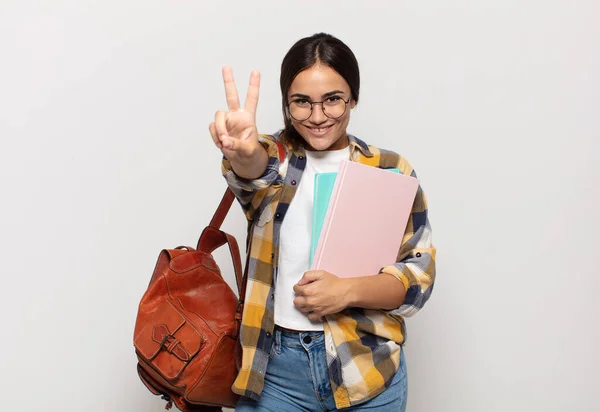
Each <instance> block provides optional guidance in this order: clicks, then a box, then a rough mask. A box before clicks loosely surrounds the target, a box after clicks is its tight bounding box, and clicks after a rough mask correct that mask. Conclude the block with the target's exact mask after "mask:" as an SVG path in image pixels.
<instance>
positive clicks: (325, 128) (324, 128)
mask: <svg viewBox="0 0 600 412" xmlns="http://www.w3.org/2000/svg"><path fill="white" fill-rule="evenodd" d="M311 129H313V130H314V131H315V132H317V133H321V132H324V131H325V130H327V129H329V127H322V128H319V129H317V128H316V127H311Z"/></svg>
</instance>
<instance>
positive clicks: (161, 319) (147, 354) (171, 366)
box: [134, 301, 204, 379]
mask: <svg viewBox="0 0 600 412" xmlns="http://www.w3.org/2000/svg"><path fill="white" fill-rule="evenodd" d="M203 342H204V339H203V337H202V334H201V333H200V331H199V330H197V329H196V328H194V327H193V325H192V324H191V323H190V322H187V321H186V319H185V317H184V316H183V314H182V313H181V312H180V311H179V310H178V309H177V308H176V307H175V306H174V305H173V304H172V303H171V302H169V301H166V302H164V303H163V304H162V305H161V306H160V307H159V308H158V309H157V310H156V311H155V312H154V316H152V317H150V319H149V320H148V322H147V324H146V325H145V326H144V327H143V328H142V329H141V330H140V333H139V334H138V336H136V338H135V341H134V344H135V347H136V349H137V351H138V353H139V355H140V356H141V357H142V358H144V359H145V360H146V361H147V362H148V363H150V364H152V366H154V368H156V369H157V370H158V371H159V373H160V374H161V375H163V376H164V377H166V378H168V379H175V378H177V377H178V376H179V375H180V374H181V372H183V370H184V369H185V367H186V366H187V365H188V364H189V362H190V361H191V360H192V359H193V358H194V356H195V355H196V354H197V353H198V351H199V350H200V346H202V343H203Z"/></svg>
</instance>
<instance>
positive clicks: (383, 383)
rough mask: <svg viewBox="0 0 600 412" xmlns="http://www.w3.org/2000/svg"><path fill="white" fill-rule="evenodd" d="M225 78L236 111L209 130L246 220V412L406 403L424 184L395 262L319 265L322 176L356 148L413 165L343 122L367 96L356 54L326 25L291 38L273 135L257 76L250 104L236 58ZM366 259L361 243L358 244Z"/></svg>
mask: <svg viewBox="0 0 600 412" xmlns="http://www.w3.org/2000/svg"><path fill="white" fill-rule="evenodd" d="M223 79H224V82H225V93H226V97H227V104H228V106H229V111H227V112H224V111H219V112H217V113H216V115H215V121H214V122H213V123H211V124H210V127H209V129H210V133H211V135H212V138H213V141H214V144H215V145H216V146H217V147H218V148H219V149H221V151H222V153H223V155H224V159H223V163H222V171H223V174H224V176H225V178H226V180H227V183H228V185H229V187H230V188H231V189H232V190H233V192H234V193H235V195H236V197H237V199H238V200H239V202H240V204H241V205H242V208H243V210H244V213H245V215H246V217H247V219H248V221H249V226H248V228H249V229H248V261H247V265H248V287H247V294H246V300H245V302H246V303H245V309H244V313H243V319H242V326H241V333H240V344H241V348H242V355H243V356H242V365H241V369H240V371H239V375H238V377H237V379H236V381H235V383H234V385H233V390H234V392H236V393H238V394H240V395H241V397H240V400H239V402H238V405H237V407H236V411H242V412H245V411H277V412H288V411H310V412H314V411H321V410H322V411H332V410H337V409H344V410H348V411H366V410H369V411H382V412H385V411H404V410H405V408H406V398H407V375H406V373H407V370H406V363H405V359H404V354H403V350H402V345H403V344H404V340H405V336H406V335H405V325H404V320H403V317H406V316H410V315H413V314H414V313H415V312H417V311H418V310H419V309H420V308H422V307H423V305H424V304H425V302H426V301H427V299H428V298H429V296H430V294H431V291H432V289H433V282H434V278H435V248H434V247H433V245H432V243H431V229H430V225H429V220H428V214H427V201H426V199H425V195H424V194H423V192H422V190H421V189H420V188H419V190H418V193H417V196H416V199H415V202H414V205H413V209H412V213H411V217H410V219H409V222H408V225H407V228H406V233H405V234H404V238H403V242H402V246H401V247H400V250H399V253H398V258H397V261H396V262H389V265H388V266H385V267H383V269H382V270H381V272H380V273H379V274H365V277H360V278H343V277H338V275H340V274H336V273H328V272H325V271H311V270H309V250H310V239H311V216H312V204H313V185H314V176H315V174H316V173H323V172H334V171H337V169H338V165H339V163H340V161H341V160H343V159H350V160H351V161H354V162H360V163H363V164H368V165H371V166H374V167H380V168H394V167H397V168H398V169H400V171H401V173H404V174H408V175H412V176H415V173H414V170H413V169H412V167H411V166H410V165H409V163H408V162H407V161H406V159H404V158H403V157H401V156H399V155H398V154H396V153H394V152H391V151H386V150H381V149H378V148H376V147H373V146H370V145H367V144H366V143H365V142H363V141H362V140H360V139H358V138H356V137H353V136H351V135H349V134H348V133H347V132H346V128H347V126H348V122H349V121H350V115H351V111H352V109H353V108H354V107H355V106H356V104H357V102H358V96H359V86H360V76H359V70H358V63H357V61H356V58H355V56H354V54H353V53H352V51H351V50H350V49H349V48H348V47H347V46H346V45H345V44H344V43H343V42H341V41H340V40H338V39H336V38H335V37H333V36H331V35H328V34H323V33H321V34H316V35H314V36H311V37H308V38H304V39H301V40H300V41H298V42H297V43H296V44H294V46H293V47H292V48H291V49H290V50H289V52H288V53H287V55H286V56H285V58H284V59H283V63H282V65H281V79H280V83H281V92H282V109H283V117H284V122H285V128H284V129H283V130H281V131H280V132H277V133H275V134H274V135H259V134H258V131H257V129H256V124H255V113H256V108H257V104H258V91H259V83H260V75H259V73H258V72H253V73H252V75H251V77H250V86H249V88H248V94H247V98H246V102H245V106H244V107H243V108H242V107H241V106H240V102H239V99H238V94H237V91H236V87H235V83H234V79H233V73H232V71H231V69H230V68H228V67H226V68H224V69H223ZM390 133H394V131H393V130H390ZM384 201H385V199H382V202H384ZM370 213H371V212H370V211H368V210H362V211H357V213H356V218H357V219H369V217H370ZM381 236H382V238H385V236H386V234H385V233H382V234H381ZM357 258H360V251H350V250H349V251H348V259H357ZM368 275H370V276H368Z"/></svg>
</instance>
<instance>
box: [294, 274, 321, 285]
mask: <svg viewBox="0 0 600 412" xmlns="http://www.w3.org/2000/svg"><path fill="white" fill-rule="evenodd" d="M321 278H322V275H321V271H319V270H309V271H308V272H304V275H303V276H302V278H301V279H300V280H299V281H298V285H300V286H304V285H306V284H309V283H311V282H315V281H317V280H319V279H321Z"/></svg>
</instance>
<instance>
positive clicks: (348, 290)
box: [342, 278, 360, 307]
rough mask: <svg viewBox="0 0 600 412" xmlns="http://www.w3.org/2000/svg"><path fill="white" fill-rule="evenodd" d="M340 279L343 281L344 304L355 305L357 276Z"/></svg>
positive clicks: (356, 300) (347, 305) (356, 299)
mask: <svg viewBox="0 0 600 412" xmlns="http://www.w3.org/2000/svg"><path fill="white" fill-rule="evenodd" d="M342 281H343V282H344V288H343V290H344V295H343V301H344V305H345V306H346V307H352V306H356V303H357V302H358V290H359V289H360V288H358V287H357V284H358V282H357V278H346V279H342Z"/></svg>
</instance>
